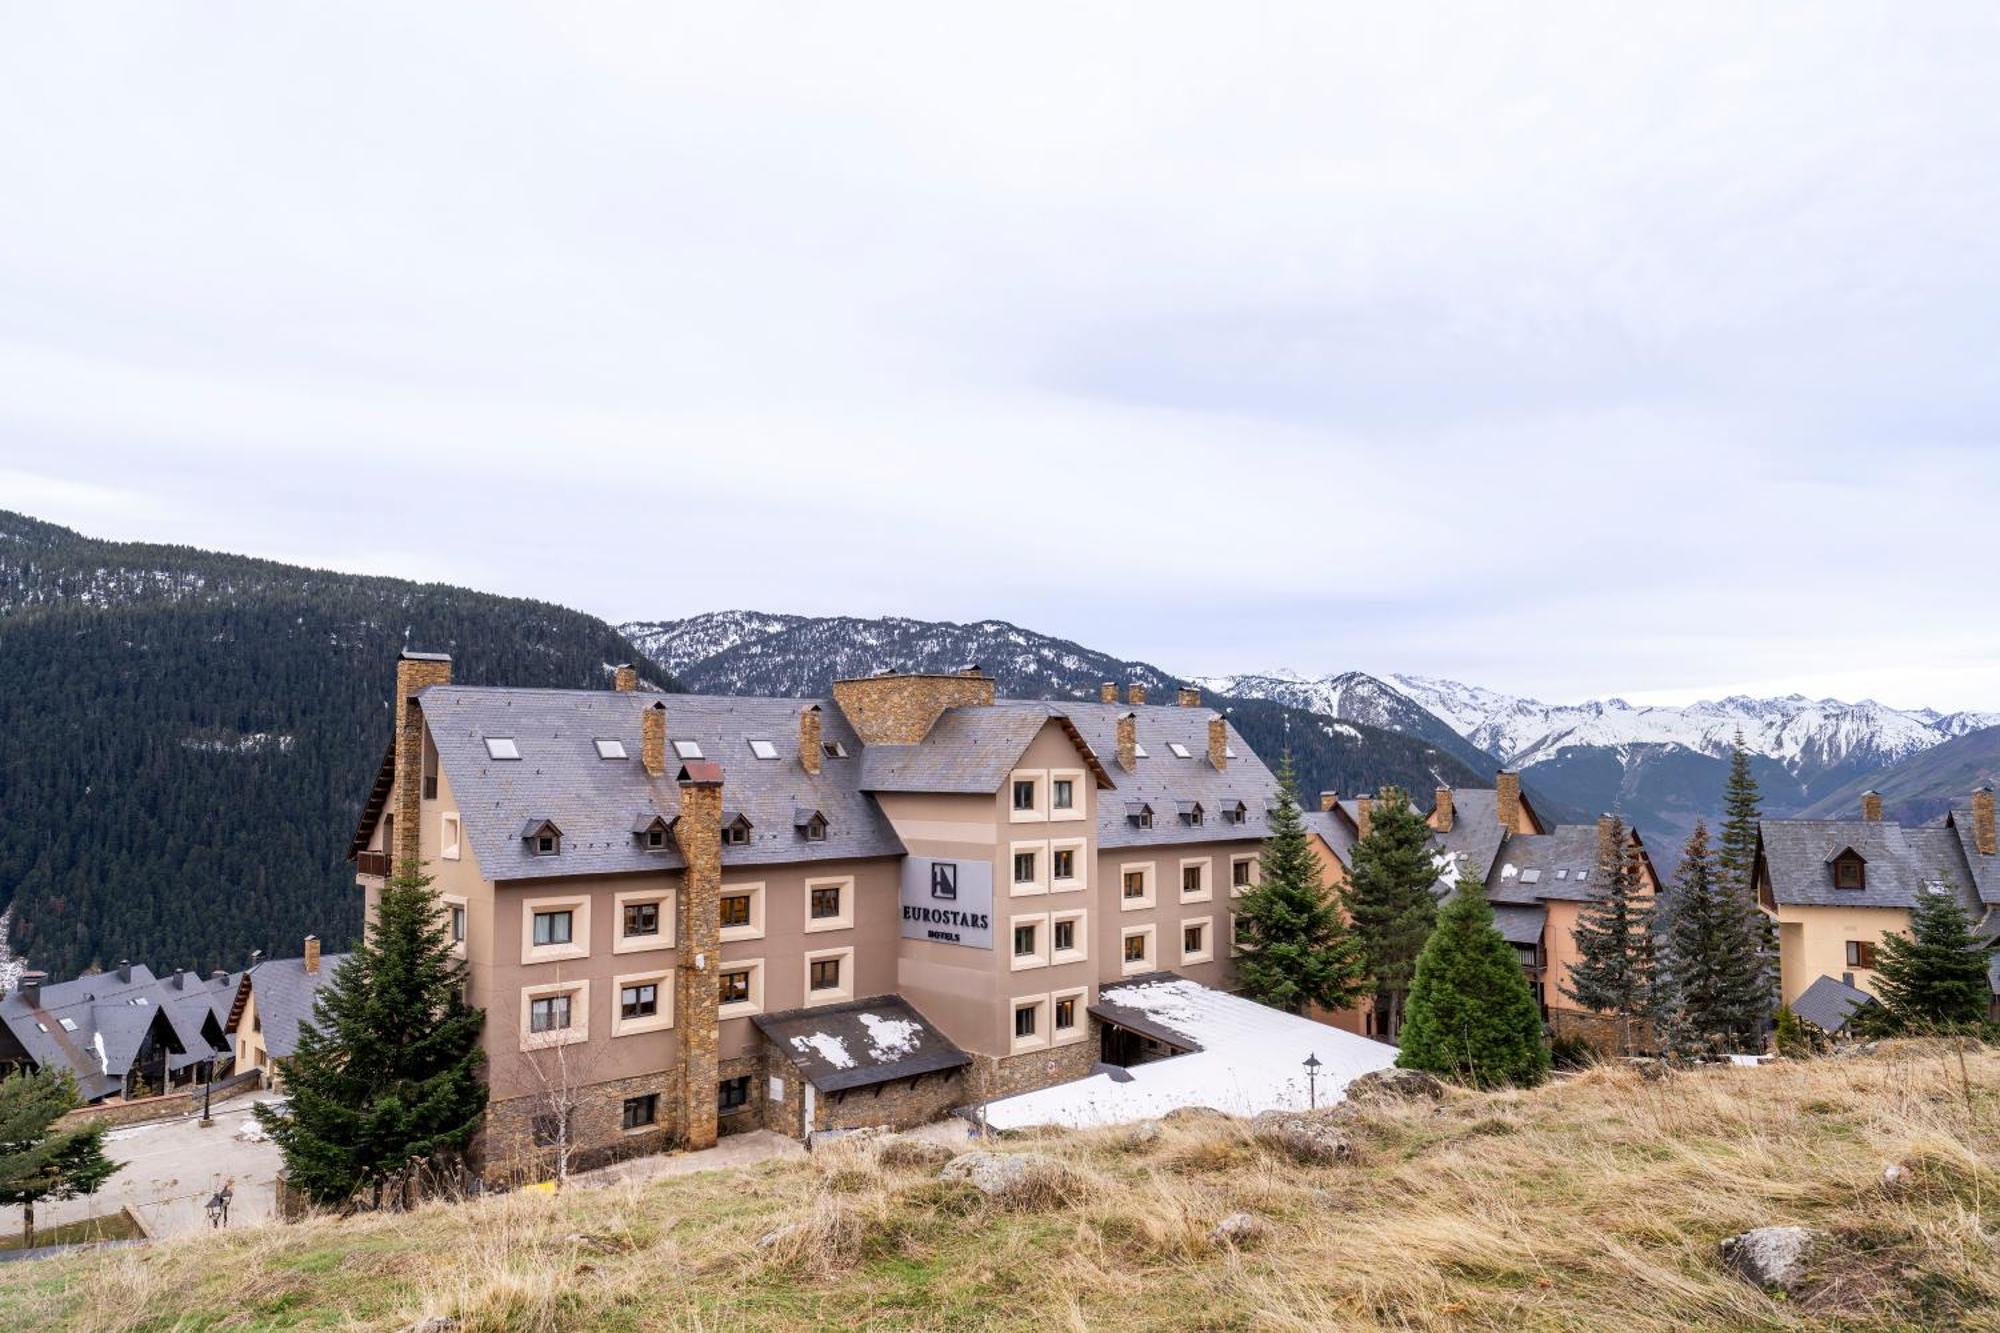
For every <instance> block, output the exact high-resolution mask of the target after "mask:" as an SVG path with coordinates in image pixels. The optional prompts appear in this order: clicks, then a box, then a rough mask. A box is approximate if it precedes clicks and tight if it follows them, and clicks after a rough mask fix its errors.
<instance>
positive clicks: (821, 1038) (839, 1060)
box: [792, 1032, 854, 1069]
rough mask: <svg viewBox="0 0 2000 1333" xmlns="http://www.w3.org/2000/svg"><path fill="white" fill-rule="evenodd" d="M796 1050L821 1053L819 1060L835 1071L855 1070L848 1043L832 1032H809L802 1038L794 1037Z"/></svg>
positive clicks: (793, 1041) (793, 1042) (793, 1043)
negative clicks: (848, 1050)
mask: <svg viewBox="0 0 2000 1333" xmlns="http://www.w3.org/2000/svg"><path fill="white" fill-rule="evenodd" d="M792 1045H793V1047H794V1048H796V1049H798V1050H801V1051H804V1050H813V1051H817V1052H819V1058H820V1059H822V1060H824V1061H826V1062H827V1063H828V1064H830V1065H832V1066H833V1067H834V1068H835V1069H852V1068H854V1057H853V1056H851V1055H849V1054H848V1053H847V1043H846V1042H844V1041H842V1040H841V1039H840V1038H839V1037H836V1036H834V1035H833V1034H832V1033H831V1032H809V1033H807V1034H806V1035H804V1036H802V1037H793V1038H792Z"/></svg>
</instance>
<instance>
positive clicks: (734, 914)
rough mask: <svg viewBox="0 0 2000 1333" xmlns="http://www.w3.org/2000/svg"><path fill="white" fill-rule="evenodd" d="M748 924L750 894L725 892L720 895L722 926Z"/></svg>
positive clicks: (725, 927) (725, 928) (724, 927)
mask: <svg viewBox="0 0 2000 1333" xmlns="http://www.w3.org/2000/svg"><path fill="white" fill-rule="evenodd" d="M749 924H750V895H749V894H747V893H725V894H723V895H722V928H723V929H724V930H727V929H729V927H731V926H747V925H749Z"/></svg>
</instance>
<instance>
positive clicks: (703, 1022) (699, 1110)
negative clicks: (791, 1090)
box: [674, 763, 722, 1148]
mask: <svg viewBox="0 0 2000 1333" xmlns="http://www.w3.org/2000/svg"><path fill="white" fill-rule="evenodd" d="M680 789H681V813H680V818H678V819H676V820H675V821H674V842H675V843H676V844H677V845H678V846H679V847H680V852H681V860H682V862H683V863H684V864H685V867H686V868H685V869H683V870H682V871H681V891H680V901H679V902H678V903H677V904H676V905H675V916H676V926H677V928H678V929H679V931H680V934H679V936H678V938H679V940H680V942H681V948H680V958H681V964H680V968H679V975H678V977H677V985H676V987H675V989H676V990H677V992H678V994H677V995H676V996H675V1001H676V1003H675V1006H674V1023H675V1026H676V1027H677V1028H678V1029H679V1032H680V1041H681V1081H680V1097H681V1107H680V1122H681V1133H682V1135H683V1141H684V1143H685V1145H686V1146H687V1147H690V1148H712V1147H714V1146H715V1139H716V1133H717V1128H718V1127H717V1123H716V1104H715V1086H716V1079H717V1078H718V1076H719V1075H720V1072H721V1066H720V1063H719V1062H720V1059H721V1056H720V1052H719V1050H718V1037H717V1027H716V1022H717V1013H716V1006H717V1003H718V1000H719V996H718V994H717V991H716V975H715V968H716V964H717V963H719V962H720V961H721V958H720V952H721V948H722V769H721V767H720V765H717V764H714V763H690V764H689V765H688V766H687V767H686V768H685V769H683V770H682V776H681V779H680Z"/></svg>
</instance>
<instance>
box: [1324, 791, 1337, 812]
mask: <svg viewBox="0 0 2000 1333" xmlns="http://www.w3.org/2000/svg"><path fill="white" fill-rule="evenodd" d="M1339 804H1340V793H1339V792H1337V791H1323V792H1321V793H1320V794H1319V809H1320V813H1321V814H1325V813H1326V812H1327V811H1328V810H1331V809H1333V807H1335V806H1336V805H1339Z"/></svg>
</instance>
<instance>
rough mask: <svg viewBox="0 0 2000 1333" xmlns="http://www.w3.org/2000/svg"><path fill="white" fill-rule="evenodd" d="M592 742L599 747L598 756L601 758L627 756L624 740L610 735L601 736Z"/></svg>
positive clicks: (621, 757)
mask: <svg viewBox="0 0 2000 1333" xmlns="http://www.w3.org/2000/svg"><path fill="white" fill-rule="evenodd" d="M591 744H592V745H595V746H596V747H597V757H598V758H599V759H623V758H625V742H624V741H621V740H614V739H610V738H608V737H603V736H600V737H598V738H597V739H596V740H594V741H592V742H591Z"/></svg>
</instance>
